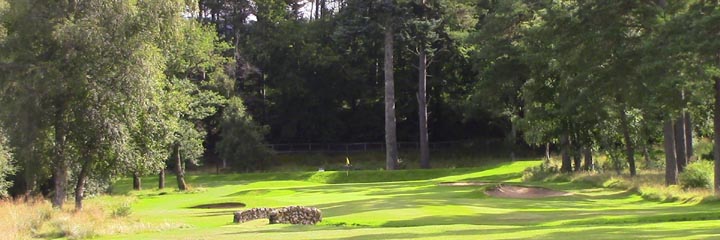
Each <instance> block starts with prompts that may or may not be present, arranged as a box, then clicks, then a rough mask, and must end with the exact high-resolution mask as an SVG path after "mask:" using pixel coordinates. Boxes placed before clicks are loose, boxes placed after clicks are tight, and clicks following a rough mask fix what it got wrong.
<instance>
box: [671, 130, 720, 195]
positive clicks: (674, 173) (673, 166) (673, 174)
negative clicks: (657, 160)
mask: <svg viewBox="0 0 720 240" xmlns="http://www.w3.org/2000/svg"><path fill="white" fill-rule="evenodd" d="M663 138H664V142H665V144H664V146H665V185H667V186H670V185H675V184H677V174H678V171H677V166H676V164H677V161H676V160H675V131H674V130H673V122H672V120H671V119H667V120H665V124H663ZM716 159H717V158H716Z"/></svg>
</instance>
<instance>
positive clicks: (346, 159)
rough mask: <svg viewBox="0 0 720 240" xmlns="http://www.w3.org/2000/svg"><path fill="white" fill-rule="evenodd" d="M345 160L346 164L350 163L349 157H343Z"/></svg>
mask: <svg viewBox="0 0 720 240" xmlns="http://www.w3.org/2000/svg"><path fill="white" fill-rule="evenodd" d="M345 162H346V164H347V165H350V158H349V157H345Z"/></svg>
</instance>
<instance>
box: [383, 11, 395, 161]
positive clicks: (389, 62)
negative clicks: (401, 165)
mask: <svg viewBox="0 0 720 240" xmlns="http://www.w3.org/2000/svg"><path fill="white" fill-rule="evenodd" d="M389 18H390V16H388V20H387V23H386V26H385V168H386V169H387V170H395V168H396V167H397V159H398V148H397V133H396V130H395V128H396V126H395V80H394V76H393V44H394V43H393V36H394V33H393V27H392V21H391V20H390V19H389Z"/></svg>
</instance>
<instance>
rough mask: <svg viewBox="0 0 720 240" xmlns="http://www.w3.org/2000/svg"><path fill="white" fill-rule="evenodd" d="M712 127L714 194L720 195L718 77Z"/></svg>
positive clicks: (719, 94)
mask: <svg viewBox="0 0 720 240" xmlns="http://www.w3.org/2000/svg"><path fill="white" fill-rule="evenodd" d="M713 129H714V130H715V133H714V137H713V140H714V143H713V145H714V146H715V151H714V152H713V155H714V158H715V159H714V160H715V184H714V187H713V189H714V190H715V196H720V77H715V114H714V116H713Z"/></svg>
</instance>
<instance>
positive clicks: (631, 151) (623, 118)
mask: <svg viewBox="0 0 720 240" xmlns="http://www.w3.org/2000/svg"><path fill="white" fill-rule="evenodd" d="M620 125H621V126H620V127H621V129H622V134H623V140H624V141H625V155H627V161H628V165H630V176H635V175H636V174H637V170H636V168H635V148H634V147H633V142H632V138H631V137H630V126H629V124H628V119H627V112H625V107H624V106H623V107H622V108H621V109H620Z"/></svg>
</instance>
